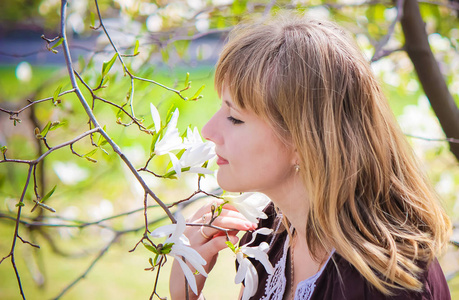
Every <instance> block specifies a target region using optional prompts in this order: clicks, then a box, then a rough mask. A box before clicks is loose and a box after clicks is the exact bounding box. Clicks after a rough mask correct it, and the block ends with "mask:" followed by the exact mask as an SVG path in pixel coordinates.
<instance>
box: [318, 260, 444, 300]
mask: <svg viewBox="0 0 459 300" xmlns="http://www.w3.org/2000/svg"><path fill="white" fill-rule="evenodd" d="M420 280H421V282H422V283H423V286H424V288H423V290H422V291H421V292H415V291H407V290H399V291H394V295H392V296H386V295H384V294H382V293H381V292H379V291H378V290H377V289H375V288H374V287H372V286H371V285H370V284H369V283H368V282H367V281H366V280H365V278H364V277H363V276H362V275H360V273H359V272H358V271H357V269H355V268H354V267H353V266H352V265H351V264H350V263H349V262H348V261H346V260H345V259H344V258H342V257H341V256H340V255H339V254H336V253H335V254H334V255H333V257H332V259H331V260H330V261H329V262H328V264H327V266H326V267H325V269H324V272H323V273H322V275H321V276H320V277H319V278H318V279H317V281H316V288H315V289H314V294H313V296H312V298H311V300H312V299H323V300H325V299H329V300H332V299H333V300H335V299H346V300H353V299H355V300H357V299H358V300H362V299H371V300H383V299H392V300H409V299H413V300H430V299H432V300H436V299H441V300H450V299H451V295H450V293H449V288H448V285H447V283H446V279H445V276H444V274H443V271H442V269H441V267H440V264H439V263H438V261H437V260H436V259H435V260H434V261H432V262H431V263H430V264H429V265H427V266H426V268H425V272H424V273H423V274H422V275H421V278H420Z"/></svg>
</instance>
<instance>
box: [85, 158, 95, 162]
mask: <svg viewBox="0 0 459 300" xmlns="http://www.w3.org/2000/svg"><path fill="white" fill-rule="evenodd" d="M84 158H86V159H87V160H88V161H90V162H93V163H96V162H97V160H95V159H94V158H91V157H84Z"/></svg>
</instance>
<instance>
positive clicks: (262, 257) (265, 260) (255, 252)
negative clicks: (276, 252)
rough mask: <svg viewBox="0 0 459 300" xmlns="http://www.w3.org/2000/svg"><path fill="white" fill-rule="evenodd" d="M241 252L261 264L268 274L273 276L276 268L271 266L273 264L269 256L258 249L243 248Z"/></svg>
mask: <svg viewBox="0 0 459 300" xmlns="http://www.w3.org/2000/svg"><path fill="white" fill-rule="evenodd" d="M241 251H242V252H243V253H245V254H246V255H247V256H249V257H253V258H255V259H256V260H258V261H259V262H261V263H262V264H263V266H264V267H265V270H266V272H268V274H271V273H272V272H273V271H274V268H273V266H272V265H271V262H270V261H269V257H268V254H266V253H265V252H264V251H262V250H260V249H258V247H246V248H241Z"/></svg>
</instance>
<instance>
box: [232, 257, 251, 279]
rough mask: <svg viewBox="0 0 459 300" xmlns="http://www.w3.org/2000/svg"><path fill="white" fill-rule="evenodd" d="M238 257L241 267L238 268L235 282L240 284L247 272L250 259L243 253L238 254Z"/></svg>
mask: <svg viewBox="0 0 459 300" xmlns="http://www.w3.org/2000/svg"><path fill="white" fill-rule="evenodd" d="M236 259H237V261H238V263H239V267H238V269H237V273H236V277H235V278H234V283H236V284H239V283H241V282H242V280H244V278H245V276H246V274H247V271H248V268H249V264H250V261H249V260H248V259H247V258H244V256H243V254H242V253H238V254H236Z"/></svg>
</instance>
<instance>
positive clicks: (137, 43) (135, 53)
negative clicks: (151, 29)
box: [134, 40, 140, 55]
mask: <svg viewBox="0 0 459 300" xmlns="http://www.w3.org/2000/svg"><path fill="white" fill-rule="evenodd" d="M139 53H140V52H139V40H136V41H135V46H134V55H137V54H139Z"/></svg>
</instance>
